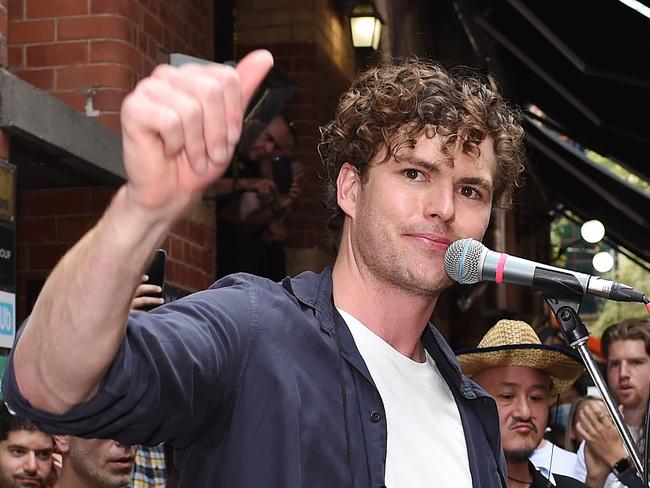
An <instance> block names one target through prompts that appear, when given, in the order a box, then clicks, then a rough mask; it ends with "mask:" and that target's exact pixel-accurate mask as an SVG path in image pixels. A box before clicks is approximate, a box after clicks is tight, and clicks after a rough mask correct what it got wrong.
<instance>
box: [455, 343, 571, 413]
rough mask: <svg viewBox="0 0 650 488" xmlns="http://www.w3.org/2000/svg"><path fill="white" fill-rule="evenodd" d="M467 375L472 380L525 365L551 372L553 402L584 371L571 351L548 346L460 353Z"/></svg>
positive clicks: (516, 345)
mask: <svg viewBox="0 0 650 488" xmlns="http://www.w3.org/2000/svg"><path fill="white" fill-rule="evenodd" d="M457 358H458V362H459V363H460V367H461V368H462V370H463V372H464V373H465V374H466V375H467V376H469V377H470V378H471V377H472V376H474V375H475V374H477V373H479V372H480V371H484V370H486V369H489V368H496V367H500V366H525V367H528V368H534V369H538V370H541V371H544V372H546V373H548V374H549V375H550V376H551V379H552V384H551V391H550V400H551V401H552V402H554V401H555V400H556V399H557V396H558V395H559V396H562V395H563V394H564V393H565V392H566V391H567V390H568V389H569V388H571V385H573V383H574V382H575V380H576V379H578V377H579V376H580V375H581V374H582V372H583V371H584V367H583V365H582V361H581V360H580V357H579V356H578V355H577V354H575V353H573V352H572V351H571V350H569V349H566V348H562V347H558V346H552V345H546V344H515V345H507V346H505V345H504V346H494V347H479V348H471V349H464V350H462V351H458V353H457Z"/></svg>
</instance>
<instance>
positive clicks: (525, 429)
mask: <svg viewBox="0 0 650 488" xmlns="http://www.w3.org/2000/svg"><path fill="white" fill-rule="evenodd" d="M510 430H513V431H515V432H517V433H519V434H530V433H531V432H535V430H536V429H535V426H534V425H532V424H515V425H513V426H512V427H510Z"/></svg>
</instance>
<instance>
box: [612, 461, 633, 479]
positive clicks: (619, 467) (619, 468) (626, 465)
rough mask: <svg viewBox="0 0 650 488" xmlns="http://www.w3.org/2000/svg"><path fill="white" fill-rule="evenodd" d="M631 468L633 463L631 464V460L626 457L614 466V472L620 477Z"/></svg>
mask: <svg viewBox="0 0 650 488" xmlns="http://www.w3.org/2000/svg"><path fill="white" fill-rule="evenodd" d="M631 467H632V463H631V462H630V458H628V457H627V456H625V457H622V458H620V459H619V460H618V461H616V462H615V463H614V464H613V465H612V472H613V473H614V474H615V475H616V476H618V475H619V474H621V473H623V472H624V471H627V470H628V469H630V468H631Z"/></svg>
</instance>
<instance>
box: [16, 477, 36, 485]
mask: <svg viewBox="0 0 650 488" xmlns="http://www.w3.org/2000/svg"><path fill="white" fill-rule="evenodd" d="M16 479H18V482H19V483H20V484H21V485H22V486H41V483H42V482H43V478H41V477H38V476H37V477H34V476H16Z"/></svg>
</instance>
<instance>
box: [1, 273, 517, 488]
mask: <svg viewBox="0 0 650 488" xmlns="http://www.w3.org/2000/svg"><path fill="white" fill-rule="evenodd" d="M422 339H423V343H424V345H425V347H426V349H427V351H428V352H429V354H430V355H431V357H432V358H433V359H434V360H435V362H436V365H437V367H438V369H439V370H440V373H441V374H442V376H443V377H444V379H445V380H446V382H447V384H448V385H449V388H450V389H451V391H452V393H453V395H454V398H455V399H456V402H457V404H458V410H459V412H460V417H461V421H462V424H463V429H464V433H465V439H466V443H467V452H468V457H469V464H470V472H471V475H472V482H473V486H475V487H484V488H492V487H501V486H506V485H507V483H506V475H505V464H504V461H503V455H502V452H501V444H500V436H499V420H498V414H497V410H496V405H495V402H494V400H493V399H492V398H490V397H489V396H488V395H487V393H485V391H484V390H482V389H481V388H480V387H478V386H477V385H476V384H475V383H473V382H472V381H471V380H469V379H467V378H466V377H464V376H462V374H461V372H460V370H459V367H458V365H457V363H456V360H455V358H454V355H453V353H452V351H451V350H450V348H449V346H448V345H447V344H446V342H445V341H444V339H443V338H442V336H441V335H440V333H439V332H438V331H437V330H436V329H435V328H434V327H432V326H429V327H427V328H426V330H425V332H424V334H423V336H422ZM2 390H3V394H4V397H5V400H6V402H7V404H8V406H9V407H10V408H11V409H12V410H13V411H15V412H16V413H17V414H18V415H20V416H23V417H27V418H30V419H33V420H34V421H35V422H36V423H37V425H39V426H40V427H41V428H42V429H43V430H46V431H48V432H52V433H67V434H73V435H79V436H84V437H106V438H112V439H117V440H120V441H122V442H125V443H144V444H149V445H155V444H158V443H159V442H161V441H169V442H170V443H171V444H172V445H173V446H174V447H175V448H176V449H177V460H178V464H179V466H180V469H181V486H183V487H195V488H203V487H205V488H215V487H228V488H239V487H246V488H249V487H250V488H256V487H282V488H299V487H310V488H317V487H328V488H329V487H337V488H339V487H355V488H379V487H381V486H383V485H384V472H385V465H386V418H385V412H384V408H383V405H382V400H381V398H380V396H379V392H378V391H377V388H376V387H375V385H374V382H373V380H372V378H371V376H370V373H369V372H368V368H367V367H366V365H365V363H364V361H363V359H362V358H361V356H360V354H359V351H358V350H357V348H356V346H355V343H354V340H353V338H352V335H351V334H350V331H349V330H348V328H347V325H346V324H345V322H344V320H343V319H342V318H341V316H340V315H339V314H338V312H337V311H336V309H335V307H334V303H333V299H332V277H331V271H330V270H329V269H327V270H325V271H324V272H322V273H320V274H314V273H311V272H306V273H303V274H301V275H299V276H297V277H295V278H292V279H290V278H286V279H285V280H284V281H283V282H282V283H281V284H278V283H272V282H270V281H268V280H265V279H263V278H258V277H256V276H252V275H244V274H239V275H232V276H229V277H226V278H224V279H222V280H220V281H218V282H217V283H215V284H214V285H213V286H212V287H211V288H210V289H208V290H205V291H202V292H199V293H195V294H193V295H190V296H188V297H186V298H184V299H182V300H178V301H176V302H172V303H170V304H167V305H165V306H162V307H160V308H158V309H156V310H154V311H153V312H149V313H143V312H135V313H132V314H131V315H130V317H129V325H128V328H127V333H126V338H125V340H124V343H123V344H122V345H121V347H120V349H119V352H118V354H117V356H116V358H115V361H114V363H113V365H112V366H111V368H110V370H109V371H108V373H107V375H106V377H105V379H104V381H103V385H102V387H101V390H100V392H99V393H98V394H97V395H96V397H95V398H94V399H93V400H91V401H89V402H88V403H86V404H83V405H80V406H78V407H76V408H74V409H73V410H71V411H69V412H68V413H66V414H65V415H61V416H57V415H52V414H49V413H46V412H43V411H39V410H36V409H34V408H32V407H31V406H30V405H29V403H28V402H27V401H26V400H25V399H24V398H23V397H22V396H21V395H20V393H19V392H18V389H17V386H16V380H15V375H14V370H13V362H12V361H10V362H9V363H8V365H7V370H6V373H5V375H4V378H3V380H2ZM431 408H432V410H434V411H435V408H436V406H435V405H431ZM440 442H441V443H444V442H445V439H440ZM431 462H434V463H435V462H436V459H431ZM431 486H436V480H431ZM389 488H390V487H389Z"/></svg>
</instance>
